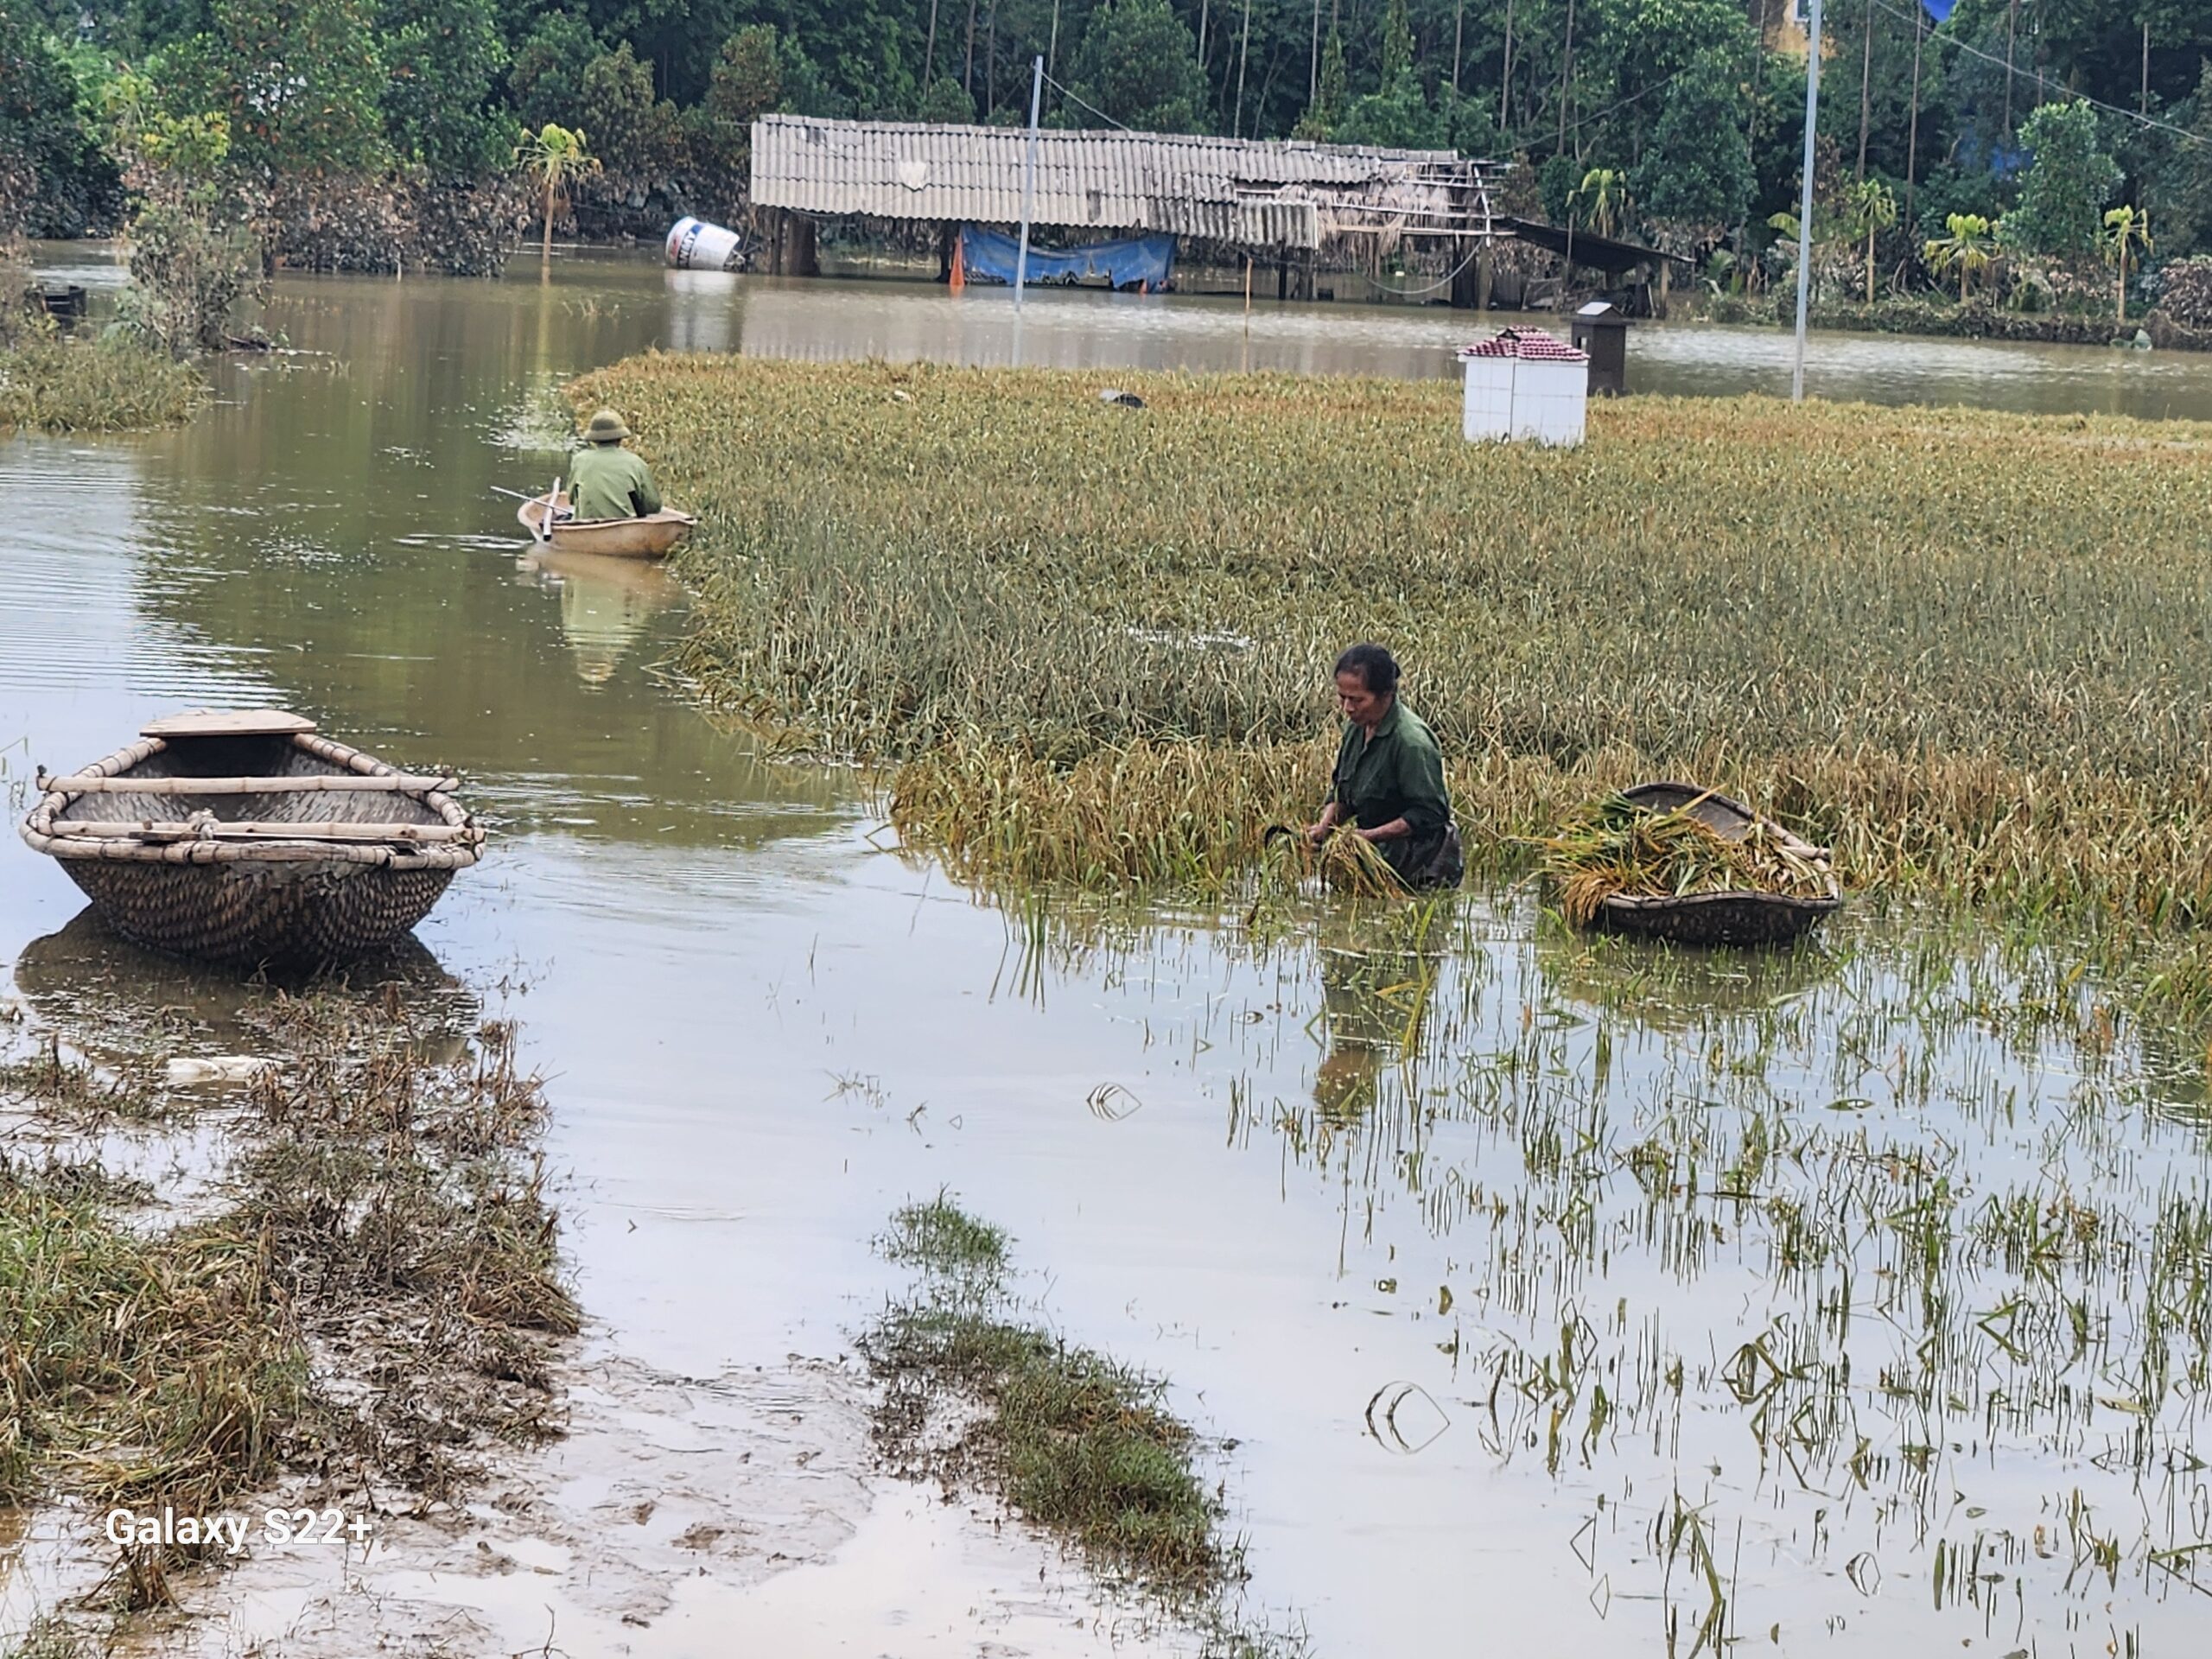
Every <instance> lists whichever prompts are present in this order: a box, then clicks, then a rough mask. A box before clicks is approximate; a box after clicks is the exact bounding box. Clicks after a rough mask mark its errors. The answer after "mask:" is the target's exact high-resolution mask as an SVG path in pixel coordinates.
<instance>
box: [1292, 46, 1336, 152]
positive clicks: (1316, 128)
mask: <svg viewBox="0 0 2212 1659" xmlns="http://www.w3.org/2000/svg"><path fill="white" fill-rule="evenodd" d="M1346 95H1347V85H1346V81H1345V78H1344V32H1343V31H1342V30H1341V29H1337V28H1336V27H1335V26H1334V25H1332V26H1331V27H1330V29H1329V42H1328V44H1327V45H1326V46H1324V47H1323V48H1321V73H1320V77H1319V86H1317V88H1316V89H1315V91H1314V93H1313V102H1312V103H1310V104H1308V105H1306V113H1305V114H1303V115H1301V116H1300V117H1299V118H1298V124H1297V125H1296V126H1295V127H1293V128H1292V129H1291V131H1290V136H1291V137H1294V138H1305V139H1309V140H1311V141H1312V142H1313V143H1317V144H1325V143H1328V142H1329V140H1330V138H1331V137H1333V136H1334V134H1335V132H1336V128H1337V123H1338V120H1340V119H1341V118H1343V116H1344V100H1345V98H1346Z"/></svg>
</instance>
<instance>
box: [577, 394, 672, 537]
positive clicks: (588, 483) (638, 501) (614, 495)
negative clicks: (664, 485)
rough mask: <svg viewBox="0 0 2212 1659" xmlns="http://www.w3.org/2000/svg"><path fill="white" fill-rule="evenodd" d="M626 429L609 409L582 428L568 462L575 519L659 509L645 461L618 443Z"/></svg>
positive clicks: (639, 515) (629, 515)
mask: <svg viewBox="0 0 2212 1659" xmlns="http://www.w3.org/2000/svg"><path fill="white" fill-rule="evenodd" d="M629 435H630V429H629V428H628V427H626V426H625V425H624V424H623V423H622V417H621V416H620V415H617V414H616V413H615V412H614V411H613V410H611V409H602V410H600V411H599V413H598V414H596V415H594V416H592V417H591V424H590V425H588V426H587V427H586V428H584V447H583V448H581V449H579V450H577V451H576V453H575V455H574V457H572V458H571V459H570V461H569V505H570V507H572V508H573V509H574V510H575V516H576V518H578V519H579V520H582V519H588V518H644V517H645V515H646V514H647V513H652V512H659V511H660V492H659V491H658V490H657V489H655V488H654V487H653V475H652V474H651V473H650V472H648V471H646V470H645V462H644V461H640V460H639V459H638V457H637V456H635V455H633V454H631V453H630V452H629V451H628V450H627V449H625V448H623V447H622V440H623V439H625V438H626V437H628V436H629Z"/></svg>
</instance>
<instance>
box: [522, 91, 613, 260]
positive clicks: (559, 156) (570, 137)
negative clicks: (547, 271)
mask: <svg viewBox="0 0 2212 1659" xmlns="http://www.w3.org/2000/svg"><path fill="white" fill-rule="evenodd" d="M515 160H516V162H518V164H520V166H521V168H522V169H523V171H524V172H525V173H528V174H531V175H533V176H534V177H536V178H537V180H538V181H539V182H540V183H542V184H543V185H544V187H545V238H544V242H543V245H542V247H541V248H540V250H539V253H538V257H539V258H540V260H541V261H550V260H551V258H552V257H553V204H554V200H555V199H556V197H559V196H562V195H563V194H565V193H566V191H567V188H568V186H569V182H570V181H572V180H575V179H578V178H581V177H582V176H583V175H585V174H587V173H596V172H597V171H598V170H599V162H598V161H597V159H596V158H594V156H593V155H592V153H591V152H590V151H589V150H588V149H585V148H584V135H583V129H582V128H581V127H579V128H578V129H576V130H575V131H574V132H570V131H569V130H568V129H567V128H566V127H562V126H556V125H555V124H553V123H552V122H550V121H548V122H547V123H546V124H545V125H544V126H543V128H542V129H541V130H538V131H537V132H533V133H528V134H525V135H524V138H523V141H522V147H521V148H520V149H518V150H516V151H515Z"/></svg>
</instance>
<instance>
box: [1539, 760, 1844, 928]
mask: <svg viewBox="0 0 2212 1659" xmlns="http://www.w3.org/2000/svg"><path fill="white" fill-rule="evenodd" d="M1535 845H1536V846H1537V847H1538V849H1540V850H1541V865H1540V868H1541V870H1542V873H1543V875H1544V877H1545V880H1547V881H1548V882H1549V883H1550V885H1551V887H1552V889H1553V891H1554V893H1557V894H1558V896H1559V902H1560V910H1561V911H1562V912H1565V913H1566V916H1567V920H1569V921H1570V922H1573V924H1574V925H1576V926H1578V927H1580V926H1584V925H1587V924H1588V923H1589V922H1590V921H1591V920H1592V918H1594V917H1596V915H1597V914H1598V911H1599V907H1600V906H1603V905H1604V904H1605V900H1606V899H1610V898H1611V897H1612V895H1613V894H1615V893H1628V894H1630V895H1632V896H1635V897H1638V898H1680V897H1682V896H1684V895H1687V894H1689V893H1743V892H1752V893H1780V894H1783V895H1786V896H1791V897H1796V898H1804V899H1817V898H1820V897H1821V896H1822V895H1823V894H1824V893H1827V890H1828V889H1827V882H1828V874H1827V868H1826V866H1825V865H1823V864H1822V863H1821V861H1818V860H1817V859H1813V858H1808V857H1807V856H1806V855H1805V854H1804V853H1802V851H1799V850H1797V849H1796V848H1794V847H1793V846H1792V845H1791V844H1790V843H1789V842H1788V841H1786V840H1785V839H1784V838H1783V836H1782V835H1781V834H1780V833H1779V832H1778V831H1777V830H1776V829H1773V828H1772V827H1771V826H1770V825H1769V824H1767V823H1764V822H1763V821H1762V822H1759V823H1754V824H1752V826H1751V829H1749V830H1748V831H1747V832H1746V833H1745V835H1744V836H1743V837H1742V838H1741V839H1739V840H1730V839H1729V838H1728V837H1727V836H1722V835H1720V834H1719V833H1718V832H1716V831H1715V830H1714V829H1712V828H1711V827H1710V826H1709V825H1707V824H1706V823H1702V822H1700V820H1699V819H1697V818H1695V817H1692V816H1691V815H1690V813H1689V811H1688V809H1683V810H1677V811H1673V812H1653V811H1650V810H1648V809H1646V808H1643V807H1640V806H1638V805H1637V804H1635V803H1634V802H1633V801H1630V799H1628V798H1626V797H1625V796H1624V795H1620V794H1618V793H1615V794H1611V795H1607V796H1605V797H1602V798H1599V799H1598V800H1595V801H1592V802H1591V803H1590V804H1587V805H1586V806H1584V807H1583V808H1582V809H1581V810H1580V811H1578V812H1577V813H1576V814H1575V815H1574V817H1573V818H1571V819H1570V820H1569V821H1568V823H1567V825H1566V827H1565V828H1563V829H1560V832H1559V833H1558V834H1557V835H1555V836H1550V837H1548V838H1546V839H1543V840H1541V841H1538V842H1536V843H1535Z"/></svg>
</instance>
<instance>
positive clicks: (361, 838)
mask: <svg viewBox="0 0 2212 1659" xmlns="http://www.w3.org/2000/svg"><path fill="white" fill-rule="evenodd" d="M45 833H46V834H48V835H50V836H55V837H56V838H58V839H64V840H71V839H73V840H79V841H95V840H100V839H104V838H106V837H110V836H115V837H123V836H135V837H137V839H139V840H141V841H264V840H265V841H343V842H385V841H419V842H434V841H480V840H482V839H483V836H484V832H483V831H482V830H481V829H478V828H476V826H475V825H474V824H453V823H360V822H359V821H358V820H350V821H348V820H329V821H326V822H323V823H269V822H267V821H265V820H262V819H254V818H240V819H234V820H232V821H230V822H227V823H180V822H169V821H163V820H161V819H155V818H148V819H143V820H140V821H139V822H137V823H126V822H123V821H121V820H114V819H99V818H60V819H57V820H56V821H55V822H54V826H53V828H51V829H48V830H47V831H46V832H45Z"/></svg>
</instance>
